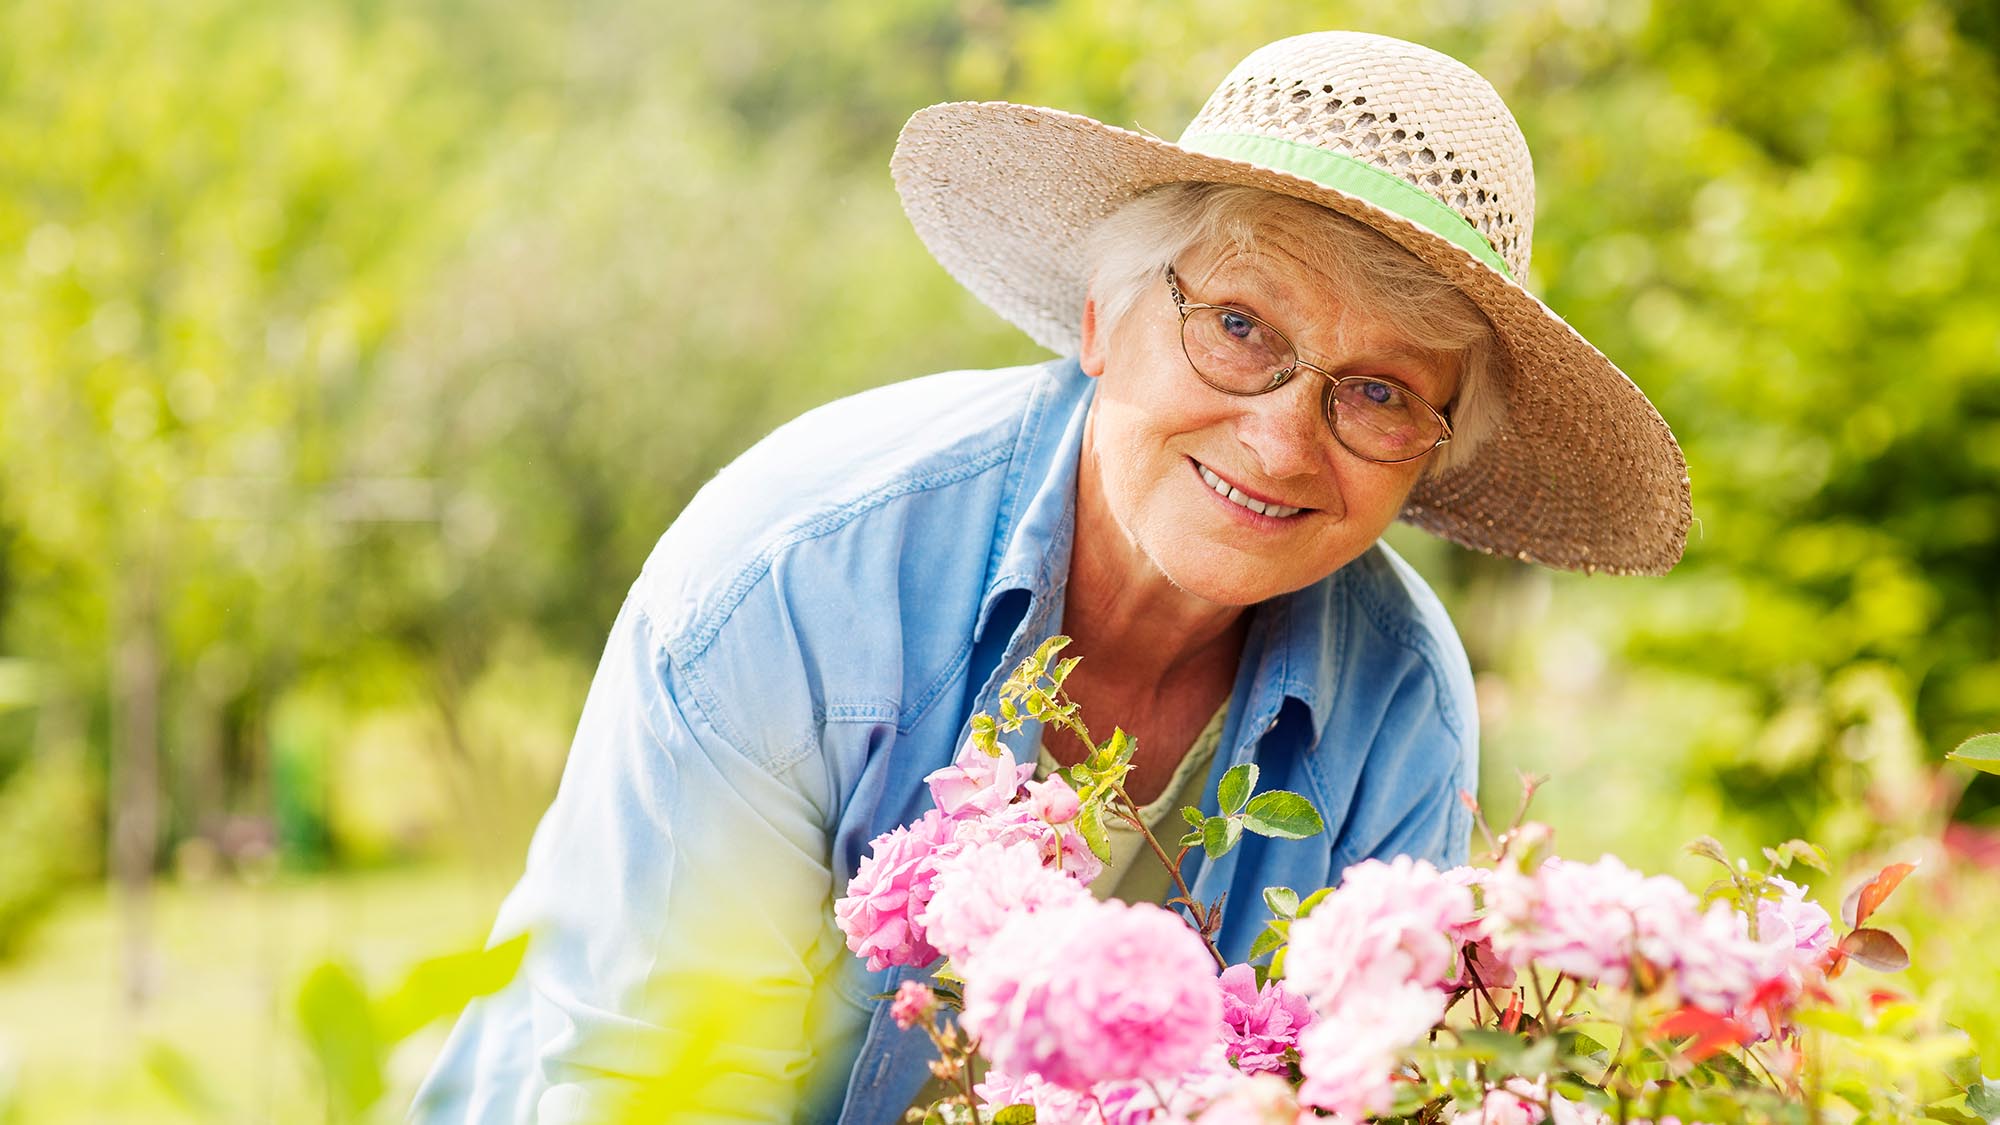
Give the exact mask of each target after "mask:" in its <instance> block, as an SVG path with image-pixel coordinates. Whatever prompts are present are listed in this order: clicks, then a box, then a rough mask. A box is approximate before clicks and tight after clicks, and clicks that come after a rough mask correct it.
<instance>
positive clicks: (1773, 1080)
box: [1743, 1043, 1785, 1093]
mask: <svg viewBox="0 0 2000 1125" xmlns="http://www.w3.org/2000/svg"><path fill="white" fill-rule="evenodd" d="M1743 1057H1744V1058H1746V1059H1749V1060H1750V1061H1751V1062H1753V1063H1756V1064H1757V1069H1758V1070H1760V1071H1762V1072H1763V1074H1764V1080H1765V1081H1766V1082H1769V1083H1770V1084H1771V1088H1772V1089H1773V1090H1777V1091H1778V1092H1780V1093H1783V1092H1784V1089H1785V1086H1784V1083H1782V1082H1779V1081H1778V1076H1777V1075H1775V1074H1772V1073H1771V1068H1770V1067H1768V1066H1766V1065H1764V1060H1763V1059H1760V1058H1758V1057H1757V1052H1756V1051H1755V1050H1754V1049H1752V1048H1751V1046H1750V1044H1748V1043H1745V1044H1743Z"/></svg>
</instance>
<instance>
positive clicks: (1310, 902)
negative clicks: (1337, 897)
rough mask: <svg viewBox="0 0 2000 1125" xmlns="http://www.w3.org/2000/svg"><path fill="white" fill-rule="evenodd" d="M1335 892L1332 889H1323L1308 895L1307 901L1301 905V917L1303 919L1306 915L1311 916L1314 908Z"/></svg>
mask: <svg viewBox="0 0 2000 1125" xmlns="http://www.w3.org/2000/svg"><path fill="white" fill-rule="evenodd" d="M1333 891H1334V889H1333V888H1332V887H1321V888H1320V889H1319V890H1316V891H1314V892H1313V893H1311V894H1309V895H1307V896H1306V900H1305V901H1304V902H1302V903H1299V917H1301V918H1303V917H1305V916H1306V915H1308V914H1311V913H1312V908H1313V907H1315V906H1318V905H1319V904H1320V903H1322V902H1324V901H1326V896H1328V895H1330V894H1332V893H1333Z"/></svg>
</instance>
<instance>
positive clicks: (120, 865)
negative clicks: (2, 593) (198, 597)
mask: <svg viewBox="0 0 2000 1125" xmlns="http://www.w3.org/2000/svg"><path fill="white" fill-rule="evenodd" d="M125 595H126V601H125V604H124V606H123V607H122V608H121V612H120V613H119V615H118V623H117V626H116V630H115V633H114V639H113V642H112V645H113V647H112V651H111V708H112V722H111V808H110V817H109V820H110V829H111V831H110V841H109V844H110V847H109V851H110V853H111V854H110V861H111V863H110V866H111V877H112V883H113V889H114V891H115V893H116V896H117V901H118V912H119V915H120V927H119V928H120V930H121V939H122V940H121V951H122V957H121V961H122V968H123V976H124V993H125V1002H126V1004H127V1005H128V1006H130V1007H132V1008H135V1009H137V1008H141V1007H144V1006H145V1004H146V1001H147V999H148V998H149V997H150V996H151V994H152V990H153V957H152V934H151V930H152V882H153V869H154V865H155V863H156V861H157V858H158V851H159V839H160V684H161V667H160V636H159V617H158V612H157V607H156V605H155V604H154V591H153V575H152V570H151V567H150V566H146V565H143V564H142V566H141V567H140V568H139V569H138V571H137V572H136V573H134V574H133V575H132V577H131V581H130V582H129V583H128V585H127V586H126V589H125Z"/></svg>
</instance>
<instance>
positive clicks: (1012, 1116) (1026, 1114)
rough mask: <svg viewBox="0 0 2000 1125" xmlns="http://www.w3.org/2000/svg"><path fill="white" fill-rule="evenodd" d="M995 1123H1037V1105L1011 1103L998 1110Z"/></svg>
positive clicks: (1018, 1124) (998, 1124) (994, 1117)
mask: <svg viewBox="0 0 2000 1125" xmlns="http://www.w3.org/2000/svg"><path fill="white" fill-rule="evenodd" d="M992 1120H993V1125H1035V1107H1034V1106H1031V1105H1010V1106H1007V1107H1005V1108H1003V1109H1000V1110H996V1111H995V1112H994V1114H993V1118H992Z"/></svg>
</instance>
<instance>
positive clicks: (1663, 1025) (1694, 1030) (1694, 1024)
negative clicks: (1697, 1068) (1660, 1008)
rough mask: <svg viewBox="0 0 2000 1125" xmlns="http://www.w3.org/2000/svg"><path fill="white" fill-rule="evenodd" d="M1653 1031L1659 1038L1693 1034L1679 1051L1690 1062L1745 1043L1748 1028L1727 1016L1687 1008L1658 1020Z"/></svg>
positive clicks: (1747, 1038) (1749, 1032)
mask: <svg viewBox="0 0 2000 1125" xmlns="http://www.w3.org/2000/svg"><path fill="white" fill-rule="evenodd" d="M1653 1034H1654V1035H1656V1036H1660V1037H1662V1038H1679V1037H1680V1036H1683V1035H1690V1036H1693V1037H1694V1038H1693V1040H1692V1041H1691V1042H1689V1043H1688V1044H1687V1046H1685V1047H1683V1048H1681V1051H1682V1053H1683V1054H1685V1055H1686V1056H1687V1057H1688V1059H1689V1060H1690V1061H1692V1062H1700V1061H1701V1060H1703V1059H1705V1058H1707V1057H1708V1056H1710V1055H1712V1054H1715V1053H1716V1052H1717V1051H1720V1050H1723V1049H1725V1048H1728V1047H1735V1046H1739V1045H1741V1044H1744V1043H1748V1042H1749V1041H1750V1035H1751V1031H1750V1029H1749V1028H1747V1027H1745V1026H1743V1025H1742V1024H1740V1023H1737V1022H1736V1021H1735V1020H1732V1019H1729V1018H1728V1017H1726V1016H1718V1015H1716V1014H1715V1013H1714V1012H1711V1011H1707V1010H1705V1009H1702V1008H1693V1007H1688V1008H1682V1009H1681V1010H1680V1011H1678V1012H1675V1013H1674V1014H1673V1015H1670V1016H1668V1017H1667V1018H1666V1019H1663V1020H1661V1021H1660V1022H1659V1024H1658V1025H1657V1026H1655V1027H1654V1028H1653Z"/></svg>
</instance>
